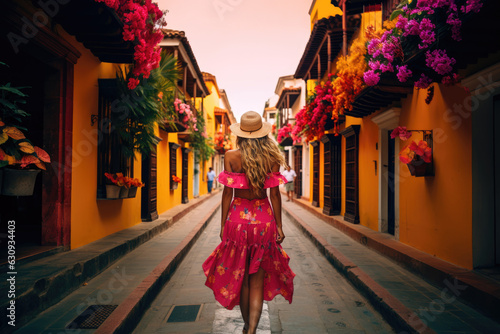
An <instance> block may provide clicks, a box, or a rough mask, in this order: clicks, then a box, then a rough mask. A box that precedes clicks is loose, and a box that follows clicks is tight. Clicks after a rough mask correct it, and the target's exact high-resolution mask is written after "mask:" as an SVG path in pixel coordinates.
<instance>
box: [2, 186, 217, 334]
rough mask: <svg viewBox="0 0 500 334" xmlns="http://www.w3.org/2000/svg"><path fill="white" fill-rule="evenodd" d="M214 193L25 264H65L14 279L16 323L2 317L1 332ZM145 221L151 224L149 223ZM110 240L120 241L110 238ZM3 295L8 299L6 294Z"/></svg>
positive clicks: (31, 315)
mask: <svg viewBox="0 0 500 334" xmlns="http://www.w3.org/2000/svg"><path fill="white" fill-rule="evenodd" d="M217 193H218V191H216V192H212V194H211V195H208V196H207V195H205V196H203V197H201V198H200V200H199V201H196V202H194V203H188V204H187V206H186V208H180V207H174V208H172V209H170V210H168V211H166V212H165V213H163V214H161V215H160V217H159V219H157V220H155V221H153V222H142V223H139V224H137V225H134V226H132V227H130V228H128V229H125V230H122V231H118V232H116V233H113V234H111V235H109V236H107V237H104V238H102V239H99V240H96V241H94V242H92V243H90V244H88V245H85V246H82V247H79V248H77V249H75V250H74V251H67V252H62V253H58V254H55V255H52V256H49V257H45V258H42V259H39V260H36V261H33V262H30V263H29V264H27V266H37V263H39V261H46V260H48V259H51V258H52V257H53V256H54V257H57V262H58V263H61V262H62V263H64V264H63V265H64V267H63V268H61V269H59V270H57V269H55V270H54V269H53V268H49V269H52V272H49V273H47V275H46V276H45V277H43V276H42V277H38V278H36V279H34V280H33V282H31V281H29V282H16V284H17V286H16V288H17V293H16V298H15V305H16V326H15V327H12V326H8V325H7V321H8V320H9V319H8V318H6V317H4V318H3V319H2V320H0V331H1V332H2V333H11V332H13V331H15V330H17V329H18V328H20V327H22V326H24V325H25V324H27V323H28V322H29V321H31V320H32V319H33V318H34V317H36V316H37V315H38V314H39V313H40V312H42V311H43V310H45V309H47V308H49V307H51V306H52V305H55V304H57V303H58V302H59V301H60V300H62V299H63V298H64V297H66V296H68V295H69V294H70V293H72V292H73V291H75V290H76V289H78V288H79V287H80V286H81V285H82V284H83V283H85V282H86V281H88V280H89V279H91V278H93V277H94V276H96V275H97V274H99V273H100V272H102V271H103V270H104V269H106V268H107V267H108V266H109V265H110V264H111V263H113V262H115V261H117V260H118V259H120V258H121V257H123V256H124V255H126V254H128V253H129V252H131V251H132V250H134V249H136V248H137V247H139V246H140V245H142V244H143V243H145V242H147V241H149V240H151V239H152V238H153V237H155V236H156V235H158V234H159V233H162V232H163V231H165V230H166V229H168V228H169V227H170V226H172V225H173V224H174V223H176V222H177V221H179V220H180V219H181V218H182V217H183V216H184V215H185V214H187V213H188V212H189V211H191V210H193V209H194V208H196V207H197V206H199V205H200V204H202V203H203V202H205V201H206V200H208V199H209V198H211V197H212V196H214V195H215V194H217ZM183 205H184V204H183ZM172 211H173V212H172ZM144 224H151V225H152V226H146V225H144ZM135 229H138V230H139V231H137V232H135V233H131V234H134V235H133V236H127V235H126V234H128V233H127V230H129V231H132V230H135ZM112 239H119V240H118V241H116V240H115V241H112ZM101 247H102V248H107V249H106V250H104V251H102V252H101V251H99V250H93V249H94V248H95V249H100V248H101ZM54 260H56V258H54ZM37 267H42V268H38V270H39V271H43V270H47V269H45V268H47V267H48V264H47V263H40V265H38V266H37ZM20 271H22V268H21V269H18V273H19V272H20ZM54 271H55V272H54ZM23 285H24V286H23ZM2 298H3V299H5V298H7V293H5V295H4V296H2ZM1 303H2V305H1V306H0V307H2V308H3V309H6V308H7V307H8V305H9V304H8V303H9V301H8V300H2V302H1Z"/></svg>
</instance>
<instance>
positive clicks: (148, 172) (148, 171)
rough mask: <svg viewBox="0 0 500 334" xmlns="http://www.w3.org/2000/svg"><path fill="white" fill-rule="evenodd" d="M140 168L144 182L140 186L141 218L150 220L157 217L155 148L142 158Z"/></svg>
mask: <svg viewBox="0 0 500 334" xmlns="http://www.w3.org/2000/svg"><path fill="white" fill-rule="evenodd" d="M141 169H142V175H141V176H142V182H144V184H145V186H144V187H142V188H141V191H142V193H141V219H142V221H147V222H150V221H153V220H155V219H158V210H157V203H156V201H157V188H156V187H157V174H156V173H157V163H156V149H155V150H153V151H151V153H150V155H149V156H147V157H145V158H144V159H143V160H142V168H141Z"/></svg>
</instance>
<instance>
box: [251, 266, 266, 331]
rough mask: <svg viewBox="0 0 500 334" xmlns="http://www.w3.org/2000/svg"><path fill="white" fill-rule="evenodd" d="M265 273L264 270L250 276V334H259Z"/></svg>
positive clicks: (260, 269)
mask: <svg viewBox="0 0 500 334" xmlns="http://www.w3.org/2000/svg"><path fill="white" fill-rule="evenodd" d="M265 273H266V272H265V271H264V269H262V268H259V270H258V271H257V272H256V273H255V274H251V275H250V276H249V282H248V283H249V286H250V292H249V298H250V302H249V304H250V311H249V324H248V325H249V326H248V334H255V333H256V332H257V325H258V324H259V320H260V315H261V313H262V303H263V302H264V276H265Z"/></svg>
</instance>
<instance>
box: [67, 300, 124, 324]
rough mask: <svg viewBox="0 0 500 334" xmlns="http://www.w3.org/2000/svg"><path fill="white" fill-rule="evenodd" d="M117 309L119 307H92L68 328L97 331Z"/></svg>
mask: <svg viewBox="0 0 500 334" xmlns="http://www.w3.org/2000/svg"><path fill="white" fill-rule="evenodd" d="M117 307H118V305H90V306H89V307H87V309H86V310H85V311H83V312H82V314H80V315H79V316H78V317H76V318H75V320H73V321H72V322H71V323H70V324H69V325H68V326H66V328H67V329H77V328H80V329H97V328H99V326H101V325H102V323H103V322H104V320H106V319H107V318H108V317H109V315H110V314H111V313H112V312H113V311H114V310H115V308H117Z"/></svg>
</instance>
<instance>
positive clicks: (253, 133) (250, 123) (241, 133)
mask: <svg viewBox="0 0 500 334" xmlns="http://www.w3.org/2000/svg"><path fill="white" fill-rule="evenodd" d="M271 127H272V126H271V123H268V122H262V117H261V116H260V115H259V113H257V112H255V111H247V112H246V113H244V114H243V115H242V116H241V122H240V123H235V124H232V125H231V126H230V129H231V132H232V133H234V134H235V135H237V136H238V137H243V138H261V137H265V136H267V135H268V133H269V132H271Z"/></svg>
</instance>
